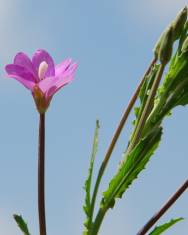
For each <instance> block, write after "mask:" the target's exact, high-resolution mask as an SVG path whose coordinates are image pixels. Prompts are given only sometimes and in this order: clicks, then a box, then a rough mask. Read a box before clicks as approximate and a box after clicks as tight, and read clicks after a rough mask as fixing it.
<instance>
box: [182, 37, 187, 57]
mask: <svg viewBox="0 0 188 235" xmlns="http://www.w3.org/2000/svg"><path fill="white" fill-rule="evenodd" d="M181 51H182V53H185V52H187V51H188V36H187V37H186V39H185V41H184V43H183V45H182V48H181Z"/></svg>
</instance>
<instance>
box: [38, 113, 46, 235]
mask: <svg viewBox="0 0 188 235" xmlns="http://www.w3.org/2000/svg"><path fill="white" fill-rule="evenodd" d="M38 213H39V227H40V235H46V219H45V114H40V121H39V146H38Z"/></svg>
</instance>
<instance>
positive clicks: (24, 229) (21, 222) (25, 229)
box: [13, 215, 30, 235]
mask: <svg viewBox="0 0 188 235" xmlns="http://www.w3.org/2000/svg"><path fill="white" fill-rule="evenodd" d="M13 217H14V219H15V220H16V223H17V225H18V226H19V227H20V229H21V231H22V232H23V234H24V235H30V233H29V230H28V227H27V224H26V222H25V221H24V220H23V218H22V216H21V215H13Z"/></svg>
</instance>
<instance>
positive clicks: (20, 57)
mask: <svg viewBox="0 0 188 235" xmlns="http://www.w3.org/2000/svg"><path fill="white" fill-rule="evenodd" d="M14 64H16V65H20V66H22V67H24V68H25V69H26V70H28V72H30V73H31V74H33V76H34V78H35V79H36V82H37V77H38V76H37V73H36V70H35V68H34V66H33V64H32V62H31V60H30V58H29V57H28V56H27V55H26V54H24V53H23V52H19V53H18V54H17V55H16V56H15V57H14Z"/></svg>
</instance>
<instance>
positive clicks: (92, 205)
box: [91, 58, 156, 221]
mask: <svg viewBox="0 0 188 235" xmlns="http://www.w3.org/2000/svg"><path fill="white" fill-rule="evenodd" d="M155 63H156V58H154V59H153V60H152V61H151V63H150V65H149V67H148V69H147V71H146V72H145V74H144V75H143V78H142V80H141V82H140V84H139V85H138V87H137V89H136V91H135V93H134V94H133V96H132V98H131V100H130V101H129V104H128V106H127V109H126V110H125V112H124V114H123V116H122V118H121V120H120V122H119V125H118V127H117V129H116V131H115V133H114V135H113V138H112V141H111V143H110V145H109V147H108V150H107V152H106V155H105V158H104V160H103V162H102V164H101V167H100V169H99V172H98V176H97V180H96V183H95V187H94V191H93V195H92V200H91V221H92V217H93V211H94V206H95V201H96V196H97V192H98V188H99V185H100V182H101V178H102V176H103V174H104V171H105V169H106V166H107V164H108V161H109V159H110V156H111V154H112V152H113V149H114V146H115V144H116V142H117V140H118V138H119V136H120V134H121V131H122V129H123V127H124V125H125V122H126V120H127V118H128V116H129V114H130V112H131V110H132V108H133V106H134V104H135V101H136V99H137V97H138V94H139V92H140V88H141V87H142V85H143V83H144V81H145V78H146V76H147V75H148V74H149V72H150V71H151V69H152V67H153V65H154V64H155Z"/></svg>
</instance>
